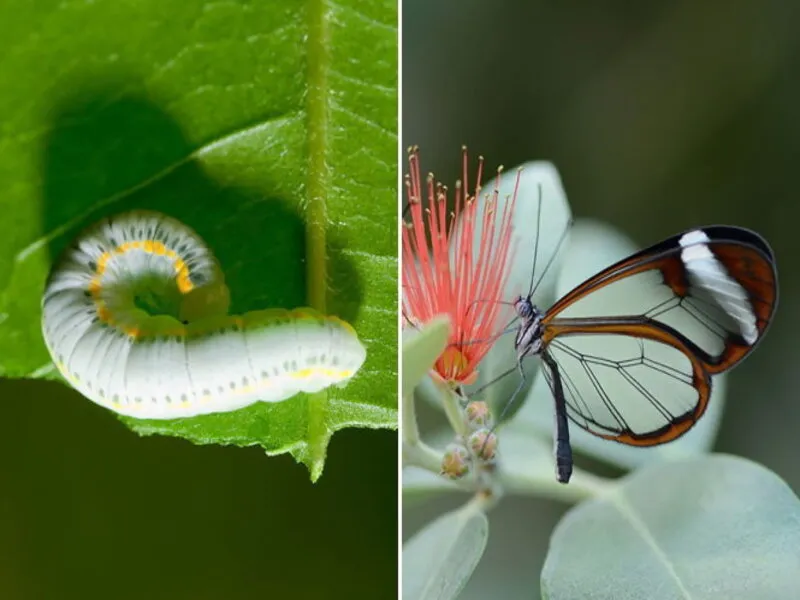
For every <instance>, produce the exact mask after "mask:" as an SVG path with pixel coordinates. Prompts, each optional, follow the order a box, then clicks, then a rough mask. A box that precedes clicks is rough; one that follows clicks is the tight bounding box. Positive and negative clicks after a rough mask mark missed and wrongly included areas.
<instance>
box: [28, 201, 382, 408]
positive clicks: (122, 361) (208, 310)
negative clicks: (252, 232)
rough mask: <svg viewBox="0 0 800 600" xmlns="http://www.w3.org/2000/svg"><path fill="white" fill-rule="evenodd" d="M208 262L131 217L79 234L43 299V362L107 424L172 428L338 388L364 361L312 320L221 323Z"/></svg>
mask: <svg viewBox="0 0 800 600" xmlns="http://www.w3.org/2000/svg"><path fill="white" fill-rule="evenodd" d="M229 305H230V293H229V291H228V288H227V286H226V285H225V278H224V275H223V273H222V269H221V267H220V265H219V263H218V261H217V259H216V258H215V257H214V255H213V254H212V252H211V250H210V249H209V248H208V247H207V246H206V244H205V243H204V242H203V240H202V239H201V238H200V237H199V236H198V234H197V233H195V232H194V231H193V230H192V229H190V228H189V227H187V226H186V225H184V224H183V223H181V222H180V221H178V220H177V219H174V218H172V217H169V216H167V215H163V214H160V213H157V212H151V211H133V212H128V213H123V214H120V215H117V216H114V217H108V218H105V219H103V220H102V221H100V222H99V223H97V224H96V225H94V226H92V227H90V228H89V229H87V230H86V231H85V232H84V233H83V234H82V235H80V236H79V237H78V238H77V239H76V241H75V242H74V243H72V244H71V245H70V246H69V247H68V248H67V249H66V250H65V251H64V252H63V253H62V255H61V257H60V258H59V260H57V261H56V262H55V264H54V266H53V268H52V270H51V272H50V275H49V277H48V279H47V282H46V285H45V290H44V295H43V298H42V332H43V334H44V339H45V343H46V345H47V348H48V351H49V352H50V356H51V357H52V359H53V362H54V363H55V365H56V367H57V368H58V370H59V371H60V373H61V374H62V375H63V376H64V378H65V379H66V380H67V381H69V382H70V383H71V384H72V385H73V386H74V387H75V388H76V389H77V390H78V391H79V392H80V393H81V394H83V395H84V396H86V397H87V398H88V399H90V400H92V401H93V402H95V403H97V404H99V405H101V406H104V407H106V408H108V409H110V410H112V411H114V412H116V413H119V414H122V415H128V416H132V417H137V418H142V419H174V418H179V417H191V416H195V415H201V414H208V413H215V412H227V411H232V410H236V409H239V408H243V407H245V406H248V405H250V404H253V403H255V402H258V401H262V402H280V401H281V400H286V399H287V398H290V397H292V396H294V395H295V394H297V393H299V392H307V393H313V392H317V391H320V390H322V389H324V388H326V387H328V386H330V385H333V384H337V385H344V384H345V383H347V382H348V381H349V380H350V379H351V378H352V377H353V376H354V375H355V374H356V372H357V371H358V370H359V369H360V368H361V365H362V364H363V363H364V360H365V358H366V350H365V348H364V346H363V345H362V344H361V342H360V341H359V339H358V336H357V335H356V332H355V331H354V330H353V328H352V327H351V326H350V325H349V324H348V323H346V322H345V321H343V320H341V319H339V318H338V317H335V316H324V315H322V314H320V313H318V312H317V311H315V310H313V309H311V308H296V309H293V310H286V309H266V310H255V311H252V312H248V313H245V314H243V315H238V316H237V315H228V308H229Z"/></svg>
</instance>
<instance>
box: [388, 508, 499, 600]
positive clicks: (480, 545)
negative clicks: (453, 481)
mask: <svg viewBox="0 0 800 600" xmlns="http://www.w3.org/2000/svg"><path fill="white" fill-rule="evenodd" d="M488 536H489V521H488V520H487V519H486V515H484V514H483V512H481V511H479V510H478V509H477V508H475V507H474V506H473V505H467V506H464V507H463V508H461V509H459V510H456V511H453V512H450V513H447V514H445V515H443V516H441V517H439V518H438V519H436V520H435V521H434V522H433V523H430V524H428V525H427V526H425V528H423V529H422V530H421V531H419V532H417V534H416V535H414V537H412V538H411V539H410V540H408V541H407V542H406V543H405V544H404V545H403V598H405V599H407V600H450V599H452V598H456V597H457V596H458V594H459V593H460V592H461V590H462V589H464V586H465V585H466V584H467V581H469V578H470V576H471V575H472V572H473V571H474V570H475V567H476V566H477V565H478V561H479V560H480V558H481V555H483V550H484V548H485V547H486V540H487V538H488Z"/></svg>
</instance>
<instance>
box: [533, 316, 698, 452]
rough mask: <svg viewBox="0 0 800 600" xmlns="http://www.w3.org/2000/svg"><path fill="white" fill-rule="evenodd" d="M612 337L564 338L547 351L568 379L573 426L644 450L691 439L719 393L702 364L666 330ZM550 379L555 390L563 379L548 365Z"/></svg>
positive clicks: (624, 330)
mask: <svg viewBox="0 0 800 600" xmlns="http://www.w3.org/2000/svg"><path fill="white" fill-rule="evenodd" d="M604 329H605V330H603V329H600V328H598V329H597V330H596V331H591V330H590V331H589V332H588V333H565V334H562V335H559V336H558V337H557V338H555V339H553V340H552V341H551V342H550V344H549V345H548V346H547V348H546V350H545V351H546V352H547V353H548V354H549V355H550V356H551V357H552V359H553V360H554V361H555V365H556V367H557V369H558V375H559V376H560V377H561V382H562V387H563V390H564V396H565V398H564V399H565V402H566V407H567V416H568V417H569V419H570V420H571V421H572V422H573V423H575V424H576V425H578V426H579V427H581V428H582V429H585V430H586V431H588V432H589V433H592V434H594V435H597V436H600V437H603V438H607V439H613V440H616V441H618V442H621V443H624V444H629V445H636V446H652V445H657V444H662V443H665V442H668V441H671V440H673V439H676V438H677V437H680V436H681V435H682V434H683V433H685V432H686V431H688V430H689V429H690V428H691V426H692V425H693V424H694V423H695V422H696V421H697V419H699V418H700V416H702V414H703V412H704V411H705V409H706V406H707V404H708V398H709V394H710V391H711V388H710V378H709V375H708V373H707V372H706V371H705V369H704V368H703V366H702V364H701V363H700V362H699V361H698V360H697V359H696V358H694V357H693V356H692V355H691V354H690V353H688V352H687V351H686V348H685V346H684V345H683V342H682V341H681V340H679V339H678V338H671V337H670V336H668V335H666V334H665V332H664V331H661V330H659V329H658V328H648V327H644V328H642V327H639V326H638V325H632V326H626V325H615V326H605V327H604ZM544 373H545V377H546V378H547V381H548V383H549V384H550V389H551V390H555V387H554V385H553V379H554V377H555V374H554V373H553V371H552V370H551V369H550V368H548V367H547V366H546V365H545V368H544ZM554 393H555V391H554Z"/></svg>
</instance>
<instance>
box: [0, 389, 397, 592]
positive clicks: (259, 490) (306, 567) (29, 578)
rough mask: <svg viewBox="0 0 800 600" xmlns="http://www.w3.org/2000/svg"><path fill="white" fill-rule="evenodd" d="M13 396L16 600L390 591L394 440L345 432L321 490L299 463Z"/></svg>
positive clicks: (44, 398)
mask: <svg viewBox="0 0 800 600" xmlns="http://www.w3.org/2000/svg"><path fill="white" fill-rule="evenodd" d="M0 398H2V404H3V423H4V426H3V433H2V436H0V486H1V487H0V598H3V600H18V599H20V600H22V599H25V600H27V599H34V598H36V599H38V598H43V599H47V600H50V599H56V600H57V599H61V598H81V599H94V598H97V599H101V598H102V599H103V600H106V599H109V598H114V599H128V598H130V599H134V598H137V599H138V598H158V599H161V598H164V599H167V598H193V599H215V600H216V599H222V598H225V599H239V598H242V599H245V598H246V599H250V598H327V597H334V596H335V597H347V598H381V597H393V595H394V590H395V589H396V586H397V583H396V581H397V575H396V570H397V522H396V519H395V515H396V511H397V509H396V506H397V486H396V480H397V477H396V468H395V466H394V465H396V464H397V450H396V449H397V438H396V435H395V434H394V433H392V432H388V431H365V430H352V429H347V430H344V431H341V432H339V433H337V434H336V435H334V436H333V438H332V440H331V445H330V447H329V453H328V461H327V463H326V465H325V472H324V473H323V475H322V477H321V478H320V480H319V482H318V483H317V484H312V483H311V482H310V481H309V476H308V470H307V469H306V468H305V467H304V466H303V465H299V464H296V463H295V462H294V460H293V459H292V458H291V457H290V456H289V455H283V456H279V457H275V458H269V457H267V456H265V455H264V453H263V451H261V450H260V449H259V448H234V447H226V448H223V447H218V446H194V445H192V444H190V443H189V442H186V441H184V440H180V439H173V438H162V437H148V438H139V437H138V436H137V435H136V434H134V433H133V432H131V431H130V430H128V429H127V428H125V426H124V425H123V424H122V423H120V422H119V421H118V420H117V419H116V417H115V416H114V415H113V413H111V412H110V411H107V410H105V409H103V408H101V407H99V406H96V405H94V404H92V403H91V402H88V401H87V400H85V399H84V398H82V397H81V396H80V395H78V394H77V393H76V392H74V391H72V390H69V389H68V388H67V387H65V386H63V385H61V384H57V383H54V382H44V381H8V380H0ZM387 592H388V593H389V596H386V595H385V594H386V593H387Z"/></svg>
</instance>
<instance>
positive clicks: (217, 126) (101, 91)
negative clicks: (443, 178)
mask: <svg viewBox="0 0 800 600" xmlns="http://www.w3.org/2000/svg"><path fill="white" fill-rule="evenodd" d="M396 11H397V7H396V2H394V1H393V0H379V1H377V2H364V1H363V0H344V1H342V2H337V3H333V4H332V3H326V2H323V1H322V0H294V1H286V0H267V1H263V2H249V3H248V2H216V3H208V2H204V1H200V0H187V1H185V2H171V3H165V2H161V1H157V0H142V1H140V2H135V3H118V2H95V3H66V4H65V3H63V2H56V1H55V0H51V1H45V2H37V3H30V2H24V1H22V0H19V1H16V2H7V3H5V4H4V5H3V7H2V8H0V23H2V25H0V33H2V36H0V39H2V40H3V41H2V42H1V43H2V44H3V57H4V59H3V64H2V66H0V75H1V76H2V79H3V80H4V81H13V82H14V85H6V86H4V87H3V89H2V91H0V107H2V108H3V115H4V117H3V122H2V125H0V174H2V177H3V194H2V196H0V210H1V211H2V214H3V215H4V222H5V223H10V224H12V225H13V227H6V228H4V230H3V236H0V375H4V376H8V377H44V376H52V365H51V363H50V357H49V355H48V353H47V350H46V349H45V346H44V344H43V340H42V336H41V333H40V325H39V319H40V311H39V303H40V298H41V294H42V290H43V285H44V281H45V277H46V275H47V273H48V271H49V268H50V265H51V263H52V261H53V259H54V257H55V256H56V255H57V254H58V253H59V252H60V251H61V250H62V249H63V248H64V247H65V246H66V245H67V244H68V243H69V242H70V241H71V240H72V239H73V237H74V236H75V235H76V234H77V233H78V232H79V230H80V229H82V228H83V227H85V226H87V225H90V224H91V223H93V222H94V221H96V220H97V219H98V218H99V217H101V216H103V215H108V214H114V213H118V212H122V211H124V210H128V209H132V208H148V209H155V210H159V211H162V212H165V213H167V214H170V215H172V216H175V217H177V218H178V219H180V220H182V221H183V222H184V223H186V224H187V225H189V226H191V227H193V228H194V229H196V230H197V231H198V233H199V234H200V235H201V236H203V238H204V239H205V240H206V242H207V243H208V245H209V246H210V247H211V248H212V249H213V250H214V251H215V253H216V254H217V256H218V257H219V259H220V261H221V263H222V267H223V270H224V271H225V273H226V279H227V282H228V285H229V287H230V289H231V295H232V299H233V306H232V310H233V311H234V312H237V313H241V312H245V311H249V310H254V309H258V308H266V307H287V308H288V307H295V306H307V305H311V306H313V307H315V308H318V309H320V310H321V311H322V312H326V313H328V314H336V315H339V316H340V317H342V318H344V319H345V320H347V321H348V322H350V323H352V324H353V326H354V327H355V329H356V331H357V332H358V334H359V337H360V338H361V339H362V341H363V342H364V343H365V345H366V347H367V353H368V356H367V361H366V363H365V365H364V367H363V368H362V370H361V372H360V373H359V374H358V376H357V377H356V378H355V379H354V380H353V381H352V382H351V383H350V384H349V385H348V387H347V388H346V389H344V390H339V389H329V390H327V391H326V392H324V393H321V394H316V395H314V396H298V397H296V398H294V399H291V400H288V401H286V402H285V403H282V404H278V405H261V404H259V405H256V406H252V407H250V408H248V409H245V410H242V411H239V412H236V413H230V414H224V415H211V416H206V417H198V418H194V419H187V420H183V421H174V422H167V421H161V422H155V421H153V422H137V421H135V420H132V419H126V420H125V421H126V423H127V424H128V425H129V426H131V427H133V428H134V429H136V430H137V431H139V432H140V433H143V434H150V433H160V434H165V435H178V436H183V437H186V438H187V439H190V440H192V441H194V442H198V443H232V444H239V445H256V444H257V445H260V446H262V447H263V448H265V449H266V450H267V452H268V453H270V454H278V453H282V452H291V453H292V454H293V455H294V456H295V458H296V459H297V460H299V461H302V462H303V463H305V464H306V465H308V467H309V469H310V471H311V476H312V479H316V478H317V477H319V475H320V473H321V471H322V468H323V464H324V459H325V454H326V448H327V444H328V441H329V439H330V436H331V434H332V433H333V432H334V431H336V430H338V429H341V428H343V427H352V426H356V427H379V428H395V427H396V426H397V400H396V381H397V374H396V356H397V350H396V348H397V333H396V327H395V326H394V325H392V326H387V321H390V322H391V323H394V322H395V319H396V316H395V315H396V314H397V301H396V300H397V244H396V239H397V237H396V232H397V218H396V207H397V203H396V189H397V171H396V168H397V167H396V165H397V136H396V130H397V122H396V119H397V62H396V54H397V52H396V49H397V27H396V21H397V14H396ZM75 32H80V35H75ZM110 32H113V35H111V34H110ZM75 401H76V402H77V401H80V400H79V399H78V398H77V396H76V400H75ZM84 401H85V400H84Z"/></svg>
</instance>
